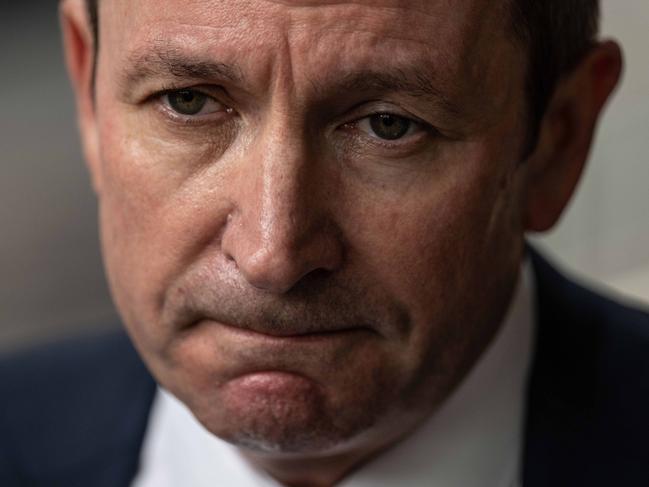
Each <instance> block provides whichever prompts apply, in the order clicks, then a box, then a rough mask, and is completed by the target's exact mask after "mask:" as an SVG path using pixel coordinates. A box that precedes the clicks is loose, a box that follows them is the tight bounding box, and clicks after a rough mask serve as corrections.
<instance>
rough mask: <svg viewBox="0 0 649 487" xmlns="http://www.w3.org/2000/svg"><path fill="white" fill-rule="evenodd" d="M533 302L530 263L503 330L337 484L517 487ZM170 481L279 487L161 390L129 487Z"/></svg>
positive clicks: (158, 486)
mask: <svg viewBox="0 0 649 487" xmlns="http://www.w3.org/2000/svg"><path fill="white" fill-rule="evenodd" d="M534 296H535V294H534V280H533V275H532V269H531V265H530V263H529V262H528V261H525V262H524V264H523V266H522V269H521V273H520V277H519V281H518V285H517V287H516V290H515V292H514V295H513V297H512V300H511V303H510V306H509V309H508V311H507V314H506V317H505V319H504V321H503V324H502V326H501V327H500V329H499V331H498V332H497V334H496V336H495V337H494V339H493V340H492V342H491V344H490V345H489V346H488V347H487V348H486V349H485V351H484V352H483V353H482V355H481V357H480V358H479V359H478V361H477V362H476V364H475V365H474V366H473V368H472V369H471V371H470V372H469V374H468V375H467V376H466V377H465V378H464V379H463V381H462V382H461V383H460V385H459V386H458V387H457V388H456V390H455V391H454V392H453V393H452V394H451V395H450V396H449V397H448V398H447V399H446V401H445V402H444V403H443V404H442V406H441V407H440V409H438V410H437V411H436V412H435V413H434V414H433V415H432V416H431V417H430V418H429V419H428V420H427V421H426V422H425V423H424V424H422V425H421V426H420V427H419V428H418V429H417V430H416V431H415V432H414V433H412V434H411V435H410V436H408V437H406V438H405V439H404V440H402V441H401V442H400V443H398V444H396V445H395V446H393V447H392V448H390V449H389V450H387V451H385V452H383V453H382V454H380V455H379V456H377V457H376V458H375V459H373V460H372V461H370V462H368V463H367V464H365V465H363V466H362V467H361V468H360V469H358V470H357V471H355V472H353V473H351V474H350V475H349V476H348V477H346V478H345V479H344V480H343V481H342V482H341V483H340V484H339V487H383V486H385V487H387V486H394V485H400V486H403V487H410V486H412V487H415V486H422V485H434V486H436V487H451V486H458V485H461V486H463V487H485V486H489V487H491V486H493V487H513V486H517V485H520V481H519V478H520V470H521V469H520V462H521V460H520V458H521V451H522V441H523V427H524V413H525V397H526V394H525V393H526V385H527V377H528V373H529V368H530V363H531V356H532V349H533V336H534ZM177 485H191V486H194V487H203V486H205V487H207V486H210V487H211V486H214V485H236V486H237V487H277V486H279V484H278V483H277V482H275V481H274V480H273V479H271V478H270V477H269V476H268V475H266V474H265V473H264V472H261V471H259V470H257V469H255V468H253V467H252V466H251V465H250V464H249V463H248V462H247V461H246V460H245V459H244V458H243V457H242V456H241V455H240V454H239V452H238V450H237V449H236V448H235V447H234V446H232V445H230V444H229V443H226V442H224V441H222V440H220V439H219V438H217V437H215V436H213V435H212V434H210V433H209V432H207V431H206V430H205V429H204V428H203V427H202V426H201V425H200V423H199V422H198V421H197V420H196V419H195V418H194V416H193V415H192V414H191V412H190V411H189V410H188V409H187V407H186V406H185V405H184V404H182V403H181V402H180V401H178V400H177V399H176V398H175V397H173V396H172V395H171V394H169V393H168V392H166V391H164V390H163V389H159V391H158V393H157V394H156V398H155V400H154V405H153V408H152V412H151V417H150V420H149V427H148V429H147V433H146V437H145V441H144V446H143V452H142V469H141V471H140V473H139V475H138V477H137V478H136V480H135V482H134V484H133V487H174V486H177Z"/></svg>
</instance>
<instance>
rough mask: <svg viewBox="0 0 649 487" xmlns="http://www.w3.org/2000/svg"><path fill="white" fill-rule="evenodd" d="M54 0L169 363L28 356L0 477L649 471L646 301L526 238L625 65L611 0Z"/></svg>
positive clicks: (228, 480) (106, 220)
mask: <svg viewBox="0 0 649 487" xmlns="http://www.w3.org/2000/svg"><path fill="white" fill-rule="evenodd" d="M87 7H90V15H87V10H86V9H87ZM97 9H98V10H97ZM61 13H62V25H63V33H64V39H65V49H66V55H67V61H68V68H69V71H70V73H71V78H72V81H73V84H74V88H75V93H76V96H77V102H78V113H79V122H80V128H81V133H82V140H83V145H84V152H85V157H86V159H87V162H88V166H89V169H90V173H91V175H92V181H93V185H94V188H95V191H96V193H97V195H98V198H99V204H100V228H101V236H102V244H103V252H104V258H105V264H106V269H107V273H108V278H109V282H110V285H111V289H112V292H113V295H114V299H115V302H116V304H117V307H118V309H119V310H120V313H121V315H122V318H123V321H124V324H125V326H126V329H127V331H128V333H129V335H130V338H131V339H132V341H133V344H134V346H135V348H136V349H137V351H138V353H139V355H140V356H141V357H142V359H143V361H144V363H145V364H146V367H147V369H148V370H149V371H150V373H151V374H152V376H153V377H154V378H155V381H156V382H157V384H159V385H160V387H161V388H162V389H160V390H158V391H157V392H155V390H154V385H153V384H154V383H153V381H152V380H151V379H150V377H149V375H148V372H147V371H146V370H145V369H144V368H143V367H142V366H141V364H140V363H139V360H138V358H137V357H136V356H135V354H134V353H132V351H131V349H130V348H129V346H128V345H127V344H126V343H125V342H124V341H123V339H122V338H121V337H112V338H107V339H105V340H103V341H102V342H101V343H97V342H93V341H89V342H88V341H87V342H81V343H77V344H75V345H68V346H67V348H65V347H64V348H63V349H57V350H53V351H47V352H42V353H41V355H40V356H39V357H37V358H22V359H16V360H15V361H14V362H10V363H9V365H10V367H9V366H7V367H5V370H6V371H9V369H11V370H12V372H5V373H4V376H3V378H2V379H3V383H4V385H3V391H2V393H3V395H4V397H3V405H2V410H0V411H2V416H0V421H2V422H1V423H0V428H1V429H2V431H3V435H2V436H1V438H2V440H0V449H1V450H0V451H1V452H3V455H0V458H2V460H0V461H1V462H3V463H0V479H1V480H2V485H111V486H116V485H136V486H140V487H141V486H152V485H155V486H164V485H192V486H193V485H205V484H209V485H237V486H238V485H277V483H280V484H283V485H288V486H330V485H348V486H360V485H397V484H403V485H422V486H424V485H441V486H445V485H462V486H473V485H475V486H503V487H504V486H518V485H525V486H537V485H552V486H557V485H571V486H572V485H589V486H592V485H611V483H613V482H617V483H619V484H621V485H647V483H648V482H649V454H648V450H647V448H646V444H645V442H646V434H647V433H649V428H648V426H649V421H648V420H647V418H646V414H645V413H644V411H645V410H646V408H647V406H649V388H648V386H647V380H646V377H647V375H646V373H647V372H649V360H647V358H645V357H646V352H647V350H648V348H647V346H648V344H649V318H648V317H647V315H646V314H643V313H641V312H640V311H635V310H631V309H627V308H623V307H621V306H619V305H617V304H614V303H612V302H609V301H606V300H604V299H603V298H600V297H597V296H595V295H592V294H590V293H589V292H588V291H585V290H583V289H581V288H578V287H576V286H574V285H573V284H571V283H569V282H568V281H566V280H564V279H563V278H562V277H560V276H559V275H557V274H556V273H555V271H553V270H552V269H551V268H550V267H549V266H548V264H547V263H545V262H544V261H543V260H542V259H541V258H540V257H538V256H537V255H536V254H535V253H534V252H533V251H531V250H528V249H527V248H526V245H525V240H524V235H525V233H526V232H530V231H543V230H547V229H548V228H550V227H552V226H553V225H554V224H555V222H556V221H557V220H558V218H559V217H560V215H561V213H562V211H563V209H564V208H565V206H566V204H567V202H568V200H569V199H570V196H571V195H572V193H573V191H574V188H575V185H576V184H577V182H578V180H579V176H580V173H581V170H582V168H583V165H584V163H585V161H586V158H587V155H588V151H589V148H590V145H591V141H592V137H593V133H594V130H595V126H596V122H597V120H598V117H599V114H600V111H601V109H602V107H603V106H604V104H605V102H606V100H607V99H608V97H609V95H610V94H611V92H612V91H613V89H614V88H615V86H616V84H617V82H618V79H619V75H620V71H621V64H622V62H621V54H620V50H619V48H618V46H617V45H616V44H615V43H613V42H610V41H609V42H600V41H597V40H596V39H595V35H596V25H597V5H596V3H595V2H591V1H572V2H565V1H564V2H559V1H555V2H544V3H543V4H541V3H540V2H527V1H523V0H511V1H505V0H502V1H498V2H494V1H487V0H459V1H456V2H452V3H449V2H446V1H442V0H426V1H415V0H413V1H408V2H397V1H390V0H385V1H380V2H377V1H374V2H329V1H315V0H313V1H311V0H310V1H303V2H297V1H270V0H249V1H244V0H231V1H217V0H214V1H182V2H181V1H179V0H165V1H156V2H154V1H153V0H141V1H138V2H129V1H127V0H110V1H108V0H101V1H99V2H98V4H97V3H95V2H90V3H89V5H86V4H85V3H84V2H83V1H82V0H64V1H63V2H62V4H61ZM93 26H94V30H93ZM530 259H531V261H532V262H531V263H530ZM535 309H536V310H537V312H536V313H535ZM528 370H529V371H530V372H529V378H528ZM16 371H19V372H18V373H19V374H20V379H18V378H16ZM5 376H6V377H5Z"/></svg>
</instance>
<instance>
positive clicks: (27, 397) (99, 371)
mask: <svg viewBox="0 0 649 487" xmlns="http://www.w3.org/2000/svg"><path fill="white" fill-rule="evenodd" d="M154 392H155V383H154V382H153V380H152V378H151V377H150V375H149V373H148V372H147V370H146V368H145V367H144V365H143V364H142V362H141V360H140V358H139V357H138V355H137V353H136V352H135V350H134V349H133V347H132V345H131V343H130V341H129V339H128V338H127V336H126V334H125V333H124V332H121V331H119V332H110V333H104V334H102V335H95V336H86V337H80V338H75V339H71V340H67V341H65V342H62V343H59V344H56V345H50V346H45V347H39V348H37V349H34V350H30V351H28V352H20V353H17V354H13V355H11V356H7V357H4V358H2V359H1V360H0V455H2V456H3V457H4V458H1V459H0V479H2V478H3V477H2V475H5V476H8V475H9V473H5V472H3V471H2V470H3V468H4V469H5V471H6V472H9V471H10V470H11V472H12V475H13V476H14V477H15V478H16V479H18V478H22V479H25V482H27V483H30V485H32V484H34V485H40V484H39V483H38V482H41V481H42V482H43V485H45V484H46V483H49V484H50V485H58V484H59V481H57V480H56V479H63V478H71V477H66V476H69V475H70V474H71V473H72V472H78V471H80V470H83V469H94V470H95V471H96V472H98V473H99V472H101V471H102V469H105V468H114V467H113V466H114V465H119V464H120V461H115V460H116V456H118V457H122V458H121V461H122V462H123V463H124V462H132V460H133V459H135V460H136V459H137V453H138V451H139V447H140V443H141V440H142V437H143V435H144V430H145V427H146V420H147V417H148V412H149V408H150V406H151V401H152V399H153V395H154ZM108 460H110V463H111V464H112V465H113V466H109V462H108ZM14 482H16V483H15V484H10V485H22V483H17V481H16V480H15V481H14ZM60 483H61V484H63V483H64V481H63V480H61V481H60ZM65 483H69V484H70V485H73V483H71V482H70V481H68V480H66V481H65ZM3 485H5V484H4V483H3ZM86 485H90V484H86ZM92 485H100V484H92ZM101 485H103V484H101ZM115 485H118V484H117V483H115Z"/></svg>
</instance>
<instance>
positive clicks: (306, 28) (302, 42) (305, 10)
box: [100, 0, 506, 59]
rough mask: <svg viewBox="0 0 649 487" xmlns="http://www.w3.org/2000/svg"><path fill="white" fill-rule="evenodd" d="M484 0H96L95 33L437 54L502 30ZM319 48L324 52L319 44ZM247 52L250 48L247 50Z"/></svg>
mask: <svg viewBox="0 0 649 487" xmlns="http://www.w3.org/2000/svg"><path fill="white" fill-rule="evenodd" d="M501 3H502V2H500V1H496V2H495V1H493V0H491V1H489V0H361V1H358V0H357V1H353V2H344V1H343V2H341V1H339V0H338V1H334V0H328V1H318V0H301V1H296V0H138V1H137V2H132V1H129V0H111V1H110V2H100V8H101V9H102V11H101V15H100V18H101V19H102V24H104V25H105V24H106V23H110V27H109V28H104V29H102V32H101V34H102V41H104V45H106V43H107V44H108V45H109V46H111V45H116V44H117V45H119V46H120V48H121V49H127V50H138V49H142V48H144V47H146V45H148V44H151V43H152V42H157V43H160V42H173V41H175V42H176V43H177V44H180V43H183V44H184V45H185V46H186V47H187V48H200V47H201V46H206V47H207V46H215V47H216V46H220V47H221V49H224V50H225V49H227V48H239V51H241V50H243V49H248V50H249V49H250V48H260V47H264V46H266V47H268V46H269V45H270V46H272V47H273V48H277V46H281V45H282V44H284V43H286V44H288V45H290V46H291V47H295V48H298V49H299V48H304V47H305V46H308V47H309V48H310V54H311V55H312V56H315V55H327V54H331V53H332V50H334V52H335V54H337V55H338V56H339V57H344V56H343V55H344V54H345V53H346V52H349V51H348V50H349V49H352V50H353V49H354V48H356V49H355V50H362V49H367V48H372V49H373V50H374V52H373V54H374V55H375V56H379V55H385V54H386V53H384V52H382V51H383V50H385V49H387V50H388V55H389V57H392V58H393V57H394V56H402V55H407V53H411V52H415V53H427V54H428V55H430V56H435V57H437V58H438V59H439V58H447V59H452V58H459V57H466V56H467V54H473V53H475V52H476V51H483V50H485V49H484V48H485V47H487V46H489V44H492V43H493V41H494V40H495V38H496V37H502V36H503V34H504V31H505V28H504V26H505V21H504V19H505V17H506V15H505V9H504V8H503V6H502V5H500V4H501ZM269 43H270V44H269ZM323 51H325V52H323ZM326 51H329V52H326ZM248 52H249V53H250V54H252V53H253V52H254V51H250V50H249V51H248Z"/></svg>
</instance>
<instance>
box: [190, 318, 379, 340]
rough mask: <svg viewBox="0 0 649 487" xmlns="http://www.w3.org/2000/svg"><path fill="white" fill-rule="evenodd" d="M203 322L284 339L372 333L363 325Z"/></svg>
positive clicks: (239, 332) (316, 338)
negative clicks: (317, 326)
mask: <svg viewBox="0 0 649 487" xmlns="http://www.w3.org/2000/svg"><path fill="white" fill-rule="evenodd" d="M201 322H202V323H205V324H214V325H217V326H222V327H224V328H227V329H229V330H231V331H233V332H236V333H238V334H242V335H250V336H261V337H267V338H269V339H285V340H318V339H324V338H333V337H341V336H343V335H353V334H359V333H374V332H373V330H371V329H370V328H368V327H364V326H346V327H332V328H328V329H317V330H312V329H309V328H308V327H304V328H300V327H277V328H275V327H270V326H268V327H267V326H260V325H257V324H255V325H254V326H250V325H240V324H232V323H226V322H223V321H220V320H213V319H205V320H201Z"/></svg>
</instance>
